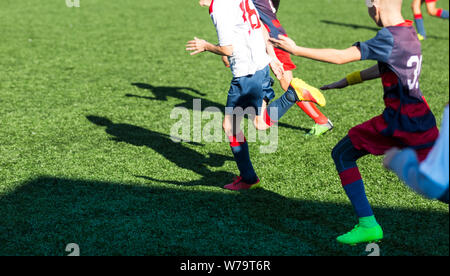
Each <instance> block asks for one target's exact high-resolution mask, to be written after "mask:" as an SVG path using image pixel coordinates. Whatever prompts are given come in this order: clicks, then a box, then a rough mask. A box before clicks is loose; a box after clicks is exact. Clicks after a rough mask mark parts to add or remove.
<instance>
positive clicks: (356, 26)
mask: <svg viewBox="0 0 450 276" xmlns="http://www.w3.org/2000/svg"><path fill="white" fill-rule="evenodd" d="M320 22H322V23H325V24H329V25H335V26H341V27H346V28H352V29H355V30H358V29H363V30H369V31H373V32H378V31H380V30H381V28H377V27H370V26H364V25H357V24H351V23H343V22H335V21H330V20H321V21H320ZM427 38H431V39H436V40H448V39H449V38H448V37H442V36H435V35H427Z"/></svg>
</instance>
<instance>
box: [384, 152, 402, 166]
mask: <svg viewBox="0 0 450 276" xmlns="http://www.w3.org/2000/svg"><path fill="white" fill-rule="evenodd" d="M399 152H400V149H398V148H392V149H390V150H388V151H386V153H385V154H384V160H383V166H384V167H385V168H386V169H389V165H390V164H391V161H392V159H394V157H395V156H396V155H397V154H398V153H399Z"/></svg>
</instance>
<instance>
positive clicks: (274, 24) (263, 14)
mask: <svg viewBox="0 0 450 276" xmlns="http://www.w3.org/2000/svg"><path fill="white" fill-rule="evenodd" d="M255 6H256V9H257V10H258V13H259V17H260V18H261V21H262V22H263V24H264V26H265V27H266V29H267V31H268V32H269V35H270V37H272V38H277V39H278V36H279V35H284V36H287V34H286V30H285V29H284V28H283V26H281V23H280V21H278V19H277V14H276V13H274V12H272V11H270V12H269V11H268V9H262V8H260V7H259V6H258V5H257V4H256V3H255ZM275 54H276V55H277V58H278V59H279V60H280V62H281V63H283V65H284V70H286V71H292V70H294V69H295V68H297V66H295V64H294V62H292V59H291V55H290V54H289V53H288V52H286V51H283V50H280V49H277V48H275Z"/></svg>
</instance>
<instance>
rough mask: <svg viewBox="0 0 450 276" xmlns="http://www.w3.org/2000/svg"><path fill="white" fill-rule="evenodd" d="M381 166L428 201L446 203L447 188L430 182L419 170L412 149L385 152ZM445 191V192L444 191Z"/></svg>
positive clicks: (395, 149) (417, 161)
mask: <svg viewBox="0 0 450 276" xmlns="http://www.w3.org/2000/svg"><path fill="white" fill-rule="evenodd" d="M383 165H384V166H385V167H386V168H387V169H390V170H392V171H393V172H394V173H395V174H397V176H398V177H399V178H400V179H401V180H402V181H403V182H405V183H406V185H407V186H409V187H410V188H411V189H413V190H414V191H416V192H417V193H419V194H421V195H422V196H424V197H427V198H429V199H440V200H441V201H444V202H445V195H446V193H447V195H446V196H447V199H446V203H448V186H447V187H446V188H447V190H446V188H445V187H444V186H443V185H441V184H439V183H436V182H434V181H433V180H431V179H430V178H429V177H428V176H426V175H425V174H423V173H422V172H421V171H420V169H419V165H420V164H419V160H418V159H417V155H416V153H415V152H414V150H412V149H405V150H403V151H401V150H399V149H397V148H393V149H391V150H389V151H387V152H386V155H385V159H384V161H383ZM445 190H446V191H445Z"/></svg>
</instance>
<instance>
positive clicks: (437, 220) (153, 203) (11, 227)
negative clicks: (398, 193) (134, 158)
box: [0, 177, 449, 256]
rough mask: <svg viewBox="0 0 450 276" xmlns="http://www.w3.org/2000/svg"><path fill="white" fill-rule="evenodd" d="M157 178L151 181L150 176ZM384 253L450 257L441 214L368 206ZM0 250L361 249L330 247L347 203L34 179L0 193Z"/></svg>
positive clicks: (348, 212)
mask: <svg viewBox="0 0 450 276" xmlns="http://www.w3.org/2000/svg"><path fill="white" fill-rule="evenodd" d="M155 184H157V183H155ZM374 211H375V213H376V214H377V217H378V219H379V220H380V222H381V223H382V225H383V226H384V229H385V232H386V238H385V240H384V241H383V242H382V243H381V245H380V247H381V254H382V255H448V252H449V216H448V213H445V212H444V213H441V212H433V211H412V210H406V209H391V208H374ZM0 214H2V215H1V216H0V244H1V246H0V255H67V254H68V253H66V252H65V247H66V245H67V244H68V243H77V244H78V245H79V246H80V249H81V255H176V256H183V255H197V256H198V255H200V256H205V255H206V256H208V255H231V256H249V255H250V256H251V255H256V256H261V255H367V254H368V253H366V252H365V245H361V246H356V247H349V246H341V245H338V244H337V243H336V242H335V241H334V239H335V237H336V236H337V235H339V234H341V233H343V232H344V231H347V230H349V228H350V227H351V226H353V223H354V220H353V217H352V216H353V211H352V208H351V207H350V206H349V205H341V204H335V203H330V202H313V201H305V200H298V199H292V198H286V197H283V196H280V195H278V194H276V193H273V192H271V191H267V190H264V189H258V190H254V191H247V192H242V193H238V192H225V191H223V192H222V191H221V190H214V191H200V190H198V189H195V188H180V187H177V186H173V187H171V186H170V185H169V186H167V185H166V186H164V187H163V186H161V185H151V186H149V187H146V186H143V184H142V183H113V182H101V181H95V180H77V179H64V178H54V177H40V178H37V179H33V180H30V181H27V182H25V183H23V184H22V185H21V186H20V187H19V188H17V189H16V190H15V191H13V192H11V193H9V194H6V195H3V196H2V197H0Z"/></svg>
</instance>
